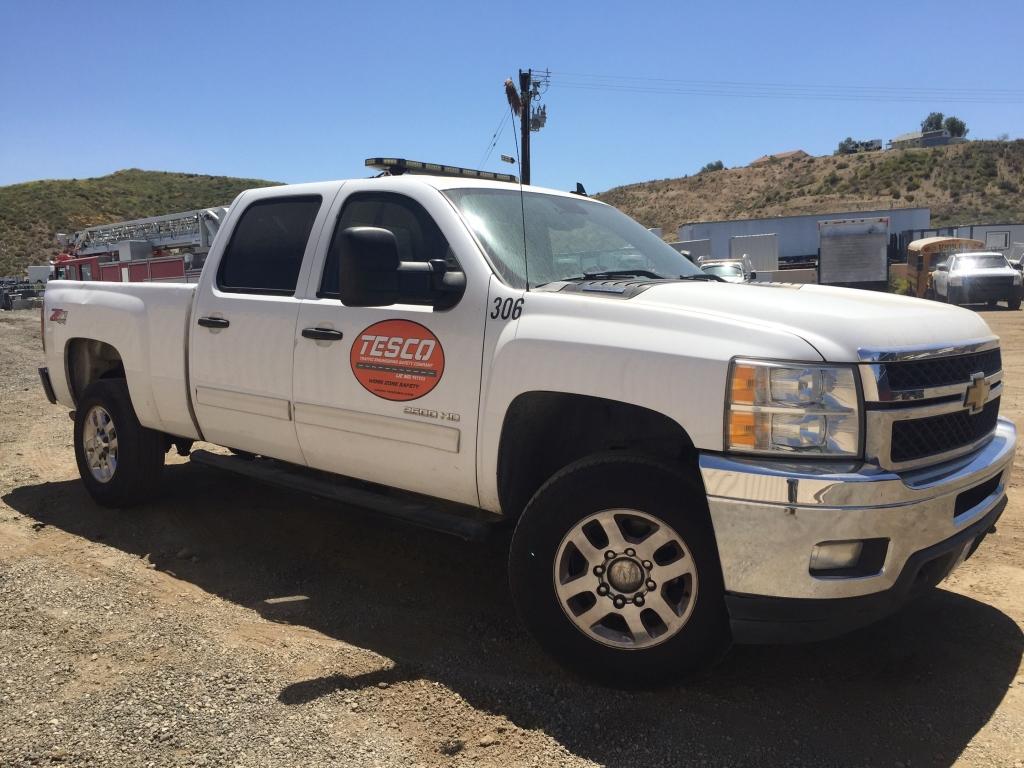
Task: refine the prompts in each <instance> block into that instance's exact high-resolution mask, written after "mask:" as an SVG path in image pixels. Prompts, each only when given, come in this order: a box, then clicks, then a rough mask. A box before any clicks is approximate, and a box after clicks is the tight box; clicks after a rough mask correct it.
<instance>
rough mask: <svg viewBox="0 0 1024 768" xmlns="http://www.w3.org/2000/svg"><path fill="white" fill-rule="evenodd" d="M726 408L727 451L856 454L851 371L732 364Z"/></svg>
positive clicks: (855, 401)
mask: <svg viewBox="0 0 1024 768" xmlns="http://www.w3.org/2000/svg"><path fill="white" fill-rule="evenodd" d="M726 407H727V410H726V414H725V447H726V450H729V451H744V452H752V453H778V454H785V455H790V456H791V455H793V454H794V453H803V454H817V455H823V456H859V455H860V443H861V434H860V402H859V395H858V392H857V381H856V371H855V369H854V368H853V367H852V366H839V365H814V364H809V365H799V364H793V363H773V362H768V361H756V360H733V362H732V365H731V367H730V369H729V397H728V401H727V404H726Z"/></svg>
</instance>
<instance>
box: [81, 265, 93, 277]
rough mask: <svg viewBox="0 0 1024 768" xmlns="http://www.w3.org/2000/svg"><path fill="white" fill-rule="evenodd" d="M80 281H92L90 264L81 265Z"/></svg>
mask: <svg viewBox="0 0 1024 768" xmlns="http://www.w3.org/2000/svg"><path fill="white" fill-rule="evenodd" d="M82 279H83V280H92V264H83V265H82Z"/></svg>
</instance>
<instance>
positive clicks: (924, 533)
mask: <svg viewBox="0 0 1024 768" xmlns="http://www.w3.org/2000/svg"><path fill="white" fill-rule="evenodd" d="M1016 443H1017V432H1016V429H1015V428H1014V425H1013V423H1012V422H1010V421H1009V420H1007V419H999V423H998V426H997V428H996V432H995V435H994V436H993V438H992V439H991V440H990V441H989V442H988V443H986V444H985V445H984V446H982V447H981V448H979V449H978V450H976V451H975V452H974V453H971V454H968V455H966V456H962V457H960V458H957V459H955V460H952V461H947V462H944V463H942V464H938V465H935V466H931V467H926V468H922V469H915V470H909V471H902V472H890V471H886V470H882V469H879V468H878V467H875V466H872V465H868V464H853V465H837V464H834V463H828V462H822V461H818V462H803V463H797V462H782V461H773V460H760V461H758V460H751V459H737V458H731V457H726V456H722V455H720V454H703V455H701V457H700V469H701V474H702V476H703V480H704V487H705V489H706V491H707V495H708V505H709V507H710V510H711V521H712V524H713V526H714V531H715V537H716V539H717V542H718V553H719V557H720V558H721V562H722V574H723V576H724V579H725V588H726V590H727V591H728V592H730V593H733V594H741V595H756V596H765V597H780V598H805V599H806V598H810V599H826V600H827V599H834V598H849V597H858V596H863V595H871V594H874V593H878V592H882V591H885V590H888V589H890V588H892V587H893V586H894V585H895V584H896V582H897V580H898V579H899V577H900V574H901V573H902V572H903V569H904V566H905V565H906V564H907V561H908V559H909V558H911V556H912V555H914V554H915V553H917V552H919V551H921V550H924V549H927V548H929V547H932V546H934V545H936V544H939V543H941V542H944V541H946V540H947V539H951V538H953V537H955V536H957V534H958V533H960V532H962V531H964V530H965V529H967V528H969V527H970V526H971V525H974V524H976V523H978V522H979V521H980V520H982V519H983V518H984V517H985V516H986V515H988V514H989V513H990V512H991V511H992V510H993V509H995V507H996V506H997V505H999V504H1000V502H1001V501H1002V500H1003V498H1004V496H1005V495H1006V488H1007V487H1008V485H1009V482H1010V471H1011V469H1012V467H1013V457H1014V449H1015V447H1016ZM997 476H998V478H999V480H998V482H997V483H996V485H995V487H994V488H993V490H992V491H991V492H990V493H989V494H987V495H986V496H985V497H984V498H983V499H981V500H980V501H979V500H975V499H971V502H972V505H971V506H970V507H969V508H967V509H962V510H961V511H960V514H958V515H956V516H954V510H955V508H956V503H957V497H958V496H959V495H960V494H961V493H964V492H965V491H970V490H972V489H974V488H977V487H978V486H979V485H981V484H983V483H985V482H987V481H990V480H992V478H994V477H997ZM974 538H976V537H974ZM870 539H887V540H888V548H887V550H886V554H885V559H884V561H883V564H882V567H881V570H880V571H878V572H877V573H875V574H873V575H861V576H853V577H845V578H839V577H835V576H830V577H827V578H825V577H820V576H813V575H811V572H810V559H811V552H812V550H813V549H814V547H815V545H817V544H820V543H823V542H830V541H848V540H870ZM972 541H973V538H972ZM964 549H965V553H966V549H967V547H965V548H964Z"/></svg>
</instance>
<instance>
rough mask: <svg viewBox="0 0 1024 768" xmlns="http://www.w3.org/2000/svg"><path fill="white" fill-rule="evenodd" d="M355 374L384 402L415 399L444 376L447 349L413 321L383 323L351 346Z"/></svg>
mask: <svg viewBox="0 0 1024 768" xmlns="http://www.w3.org/2000/svg"><path fill="white" fill-rule="evenodd" d="M350 362H351V365H352V373H353V374H354V375H355V377H356V380H357V381H359V383H360V384H361V385H362V386H363V388H364V389H366V390H367V391H368V392H370V393H372V394H374V395H376V396H377V397H381V398H383V399H385V400H399V401H400V400H415V399H416V398H418V397H423V396H424V395H425V394H427V393H428V392H430V391H431V390H432V389H433V388H434V387H436V386H437V385H438V383H439V382H440V381H441V376H442V375H443V374H444V350H443V349H442V348H441V342H440V341H438V339H437V337H436V336H435V335H434V334H433V333H431V331H430V329H429V328H427V327H425V326H423V325H420V324H419V323H414V322H412V321H411V320H383V321H381V322H379V323H374V324H373V325H371V326H370V327H368V328H366V329H365V330H364V331H363V332H362V333H360V334H359V336H358V337H357V338H356V340H355V341H354V342H353V343H352V351H351V353H350Z"/></svg>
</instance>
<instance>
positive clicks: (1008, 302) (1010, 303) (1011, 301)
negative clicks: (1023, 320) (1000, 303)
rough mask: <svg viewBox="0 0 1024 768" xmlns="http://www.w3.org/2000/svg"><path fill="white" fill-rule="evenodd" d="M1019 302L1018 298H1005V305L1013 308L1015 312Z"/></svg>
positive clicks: (1018, 307)
mask: <svg viewBox="0 0 1024 768" xmlns="http://www.w3.org/2000/svg"><path fill="white" fill-rule="evenodd" d="M1020 303H1021V300H1020V299H1007V300H1006V306H1007V307H1008V308H1009V309H1012V310H1013V311H1015V312H1016V311H1017V310H1018V309H1020Z"/></svg>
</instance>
